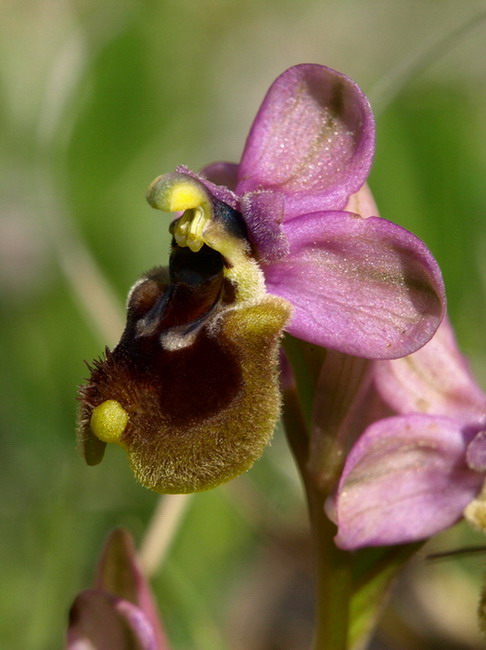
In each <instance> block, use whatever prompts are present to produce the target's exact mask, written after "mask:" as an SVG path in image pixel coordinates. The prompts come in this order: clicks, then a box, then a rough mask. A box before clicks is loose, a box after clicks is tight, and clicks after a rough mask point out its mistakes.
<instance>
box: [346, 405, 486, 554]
mask: <svg viewBox="0 0 486 650" xmlns="http://www.w3.org/2000/svg"><path fill="white" fill-rule="evenodd" d="M465 449H466V443H465V441H464V436H463V433H462V431H461V429H460V427H459V426H458V424H457V423H456V422H454V421H453V420H450V419H448V418H440V417H431V416H425V415H409V416H397V417H392V418H387V419H384V420H380V421H379V422H376V423H375V424H373V425H371V426H370V427H368V429H366V431H365V432H364V434H363V435H362V436H361V438H360V439H359V440H358V442H357V443H356V444H355V446H354V447H353V449H352V450H351V453H350V454H349V456H348V458H347V460H346V464H345V467H344V471H343V474H342V477H341V481H340V484H339V488H338V493H337V497H336V500H335V509H336V517H337V523H338V535H337V537H336V544H337V545H338V546H339V547H341V548H344V549H356V548H361V547H364V546H388V545H391V544H401V543H404V542H412V541H415V540H420V539H425V538H427V537H430V536H432V535H434V534H436V533H438V532H439V531H441V530H443V529H445V528H448V527H449V526H451V525H452V524H454V523H455V522H456V521H458V520H459V519H460V517H461V515H462V511H463V509H464V507H465V506H466V505H467V504H468V503H469V502H470V501H471V500H472V499H473V498H474V496H475V495H476V494H477V492H478V490H479V489H480V488H481V485H482V482H483V476H482V475H481V474H479V473H476V472H473V471H472V470H470V469H469V468H468V467H467V465H466V463H465Z"/></svg>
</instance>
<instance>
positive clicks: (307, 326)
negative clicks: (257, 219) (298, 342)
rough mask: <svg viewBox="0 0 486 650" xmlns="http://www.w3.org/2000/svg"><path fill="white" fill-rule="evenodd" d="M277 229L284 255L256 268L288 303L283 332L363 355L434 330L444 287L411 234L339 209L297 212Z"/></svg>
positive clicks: (398, 348)
mask: <svg viewBox="0 0 486 650" xmlns="http://www.w3.org/2000/svg"><path fill="white" fill-rule="evenodd" d="M284 230H285V231H286V233H287V237H288V240H289V243H290V254H289V255H288V256H286V257H285V258H284V259H281V260H276V261H274V262H272V263H271V264H269V265H264V267H263V269H264V273H265V277H266V281H267V287H268V291H269V292H270V293H274V294H276V295H279V296H281V297H283V298H286V299H287V300H289V301H290V302H291V303H292V304H293V315H292V319H291V321H290V324H289V326H288V328H287V329H288V331H289V332H290V333H291V334H293V335H294V336H296V337H298V338H301V339H303V340H305V341H309V342H310V343H315V344H317V345H320V346H322V347H327V348H333V349H336V350H339V351H341V352H345V353H347V354H352V355H354V356H359V357H366V358H370V359H392V358H396V357H400V356H404V355H406V354H410V353H411V352H413V351H415V350H417V349H418V348H420V347H421V346H422V345H424V344H425V343H426V342H427V341H428V340H429V339H430V338H431V336H432V335H433V334H434V332H435V331H436V329H437V327H438V326H439V323H440V321H441V318H442V313H443V306H444V300H445V299H444V287H443V282H442V278H441V275H440V271H439V268H438V266H437V264H436V262H435V260H434V258H433V257H432V255H431V254H430V252H429V251H428V249H427V248H426V246H425V245H424V244H423V243H422V242H421V241H420V240H419V239H418V238H417V237H415V236H414V235H412V234H411V233H409V232H408V231H406V230H404V229H403V228H401V227H400V226H397V225H395V224H393V223H391V222H389V221H385V220H384V219H380V218H378V217H370V218H368V219H362V218H360V217H358V216H357V215H353V214H350V213H346V212H326V213H314V214H309V215H305V216H303V217H300V218H298V219H294V220H292V221H291V222H290V223H286V224H284Z"/></svg>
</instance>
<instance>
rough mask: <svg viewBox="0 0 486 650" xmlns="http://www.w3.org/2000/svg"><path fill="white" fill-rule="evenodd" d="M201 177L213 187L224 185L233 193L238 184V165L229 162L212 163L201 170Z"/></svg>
mask: <svg viewBox="0 0 486 650" xmlns="http://www.w3.org/2000/svg"><path fill="white" fill-rule="evenodd" d="M201 176H203V178H207V179H208V181H211V183H214V184H215V185H224V186H225V187H228V188H229V189H230V190H232V191H234V190H235V188H236V183H237V182H238V165H236V164H235V163H229V162H214V163H211V164H210V165H206V167H203V169H201Z"/></svg>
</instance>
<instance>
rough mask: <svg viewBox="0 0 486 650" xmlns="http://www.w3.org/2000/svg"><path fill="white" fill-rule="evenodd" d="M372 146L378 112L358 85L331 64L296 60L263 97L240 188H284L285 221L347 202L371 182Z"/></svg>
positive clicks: (243, 161) (240, 191) (244, 159)
mask: <svg viewBox="0 0 486 650" xmlns="http://www.w3.org/2000/svg"><path fill="white" fill-rule="evenodd" d="M373 149H374V121H373V115H372V112H371V108H370V106H369V103H368V100H367V99H366V97H365V95H364V94H363V93H362V91H361V90H360V89H359V87H358V86H357V85H356V84H355V83H354V82H353V81H351V79H349V78H348V77H346V76H345V75H343V74H340V73H339V72H336V71H335V70H331V69H330V68H326V67H324V66H321V65H312V64H303V65H297V66H295V67H293V68H290V69H288V70H287V71H286V72H284V73H283V74H282V75H280V77H278V79H277V80H276V81H275V82H274V83H273V84H272V86H271V87H270V89H269V91H268V92H267V95H266V96H265V99H264V100H263V104H262V106H261V107H260V110H259V111H258V114H257V116H256V118H255V121H254V122H253V126H252V128H251V131H250V134H249V136H248V138H247V141H246V146H245V149H244V152H243V156H242V159H241V163H240V167H239V174H238V179H239V182H238V185H237V192H238V194H243V193H245V192H249V191H254V190H259V189H273V190H279V191H281V192H283V193H284V194H285V196H286V204H285V219H286V220H289V219H291V218H293V217H295V216H297V215H299V214H305V213H309V212H314V211H317V210H326V209H334V210H336V209H342V208H343V207H344V206H345V204H346V201H347V199H348V197H349V196H350V195H351V194H353V193H354V192H356V191H357V190H358V189H359V188H360V187H361V186H362V185H363V183H364V182H365V180H366V177H367V175H368V172H369V169H370V166H371V161H372V157H373Z"/></svg>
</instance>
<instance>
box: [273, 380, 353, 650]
mask: <svg viewBox="0 0 486 650" xmlns="http://www.w3.org/2000/svg"><path fill="white" fill-rule="evenodd" d="M284 403H285V409H284V423H285V429H286V432H287V436H288V440H289V444H290V447H291V449H292V452H293V454H294V456H295V459H296V462H297V465H298V468H299V470H300V474H301V477H302V480H303V483H304V487H305V491H306V496H307V503H308V507H309V517H310V525H311V533H312V540H313V547H314V557H315V566H316V607H315V631H314V650H346V648H347V638H348V625H349V620H348V613H349V603H350V597H351V555H350V554H349V553H346V552H345V551H341V550H340V549H338V548H337V547H336V545H335V544H334V535H335V534H336V527H335V526H334V524H333V523H332V522H331V521H330V520H329V519H328V518H327V516H326V515H325V513H324V502H325V499H326V497H327V495H326V494H324V493H323V491H322V490H321V489H320V487H319V486H318V485H317V483H316V482H315V480H314V479H313V476H311V475H310V474H309V472H308V452H309V445H308V442H309V436H308V430H307V426H306V422H305V418H304V415H303V413H302V409H301V406H300V401H299V396H298V395H297V391H296V389H295V387H291V388H288V389H286V390H285V391H284Z"/></svg>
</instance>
